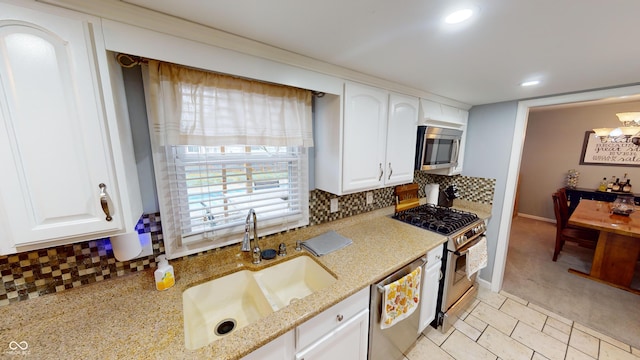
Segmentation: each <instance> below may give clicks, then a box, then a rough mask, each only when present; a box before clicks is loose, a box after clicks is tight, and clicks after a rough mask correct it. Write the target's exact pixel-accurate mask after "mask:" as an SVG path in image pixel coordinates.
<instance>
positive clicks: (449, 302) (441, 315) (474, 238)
mask: <svg viewBox="0 0 640 360" xmlns="http://www.w3.org/2000/svg"><path fill="white" fill-rule="evenodd" d="M393 218H394V219H397V220H400V221H403V222H406V223H409V224H412V225H415V226H418V227H421V228H423V229H425V230H429V231H433V232H437V233H440V234H442V235H445V236H446V237H447V243H446V244H445V247H444V251H443V256H442V259H443V260H442V274H443V278H442V280H441V281H440V289H439V293H438V302H437V311H438V315H437V316H436V319H435V320H434V321H433V322H432V323H431V326H433V327H435V328H437V329H439V330H440V331H442V332H447V331H448V330H449V328H450V327H451V325H453V323H454V322H455V321H456V320H457V318H458V316H459V315H460V314H461V313H462V312H463V311H464V310H465V309H466V308H467V306H468V305H469V304H471V303H472V302H473V300H474V299H475V297H476V294H477V293H478V286H477V284H476V275H477V274H473V275H472V276H471V277H470V278H467V272H466V270H467V267H466V255H467V251H468V249H469V248H470V247H472V246H473V245H475V244H476V243H477V242H478V241H480V239H481V238H482V237H483V236H484V233H485V231H486V226H485V223H484V221H483V220H482V219H480V218H478V216H477V215H476V214H473V213H470V212H466V211H461V210H456V209H451V208H447V207H441V206H436V205H432V204H425V205H420V206H416V207H414V208H411V209H408V210H404V211H400V212H397V213H395V214H394V215H393Z"/></svg>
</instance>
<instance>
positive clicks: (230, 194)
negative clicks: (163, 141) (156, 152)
mask: <svg viewBox="0 0 640 360" xmlns="http://www.w3.org/2000/svg"><path fill="white" fill-rule="evenodd" d="M167 149H168V154H167V159H168V162H169V164H170V165H169V171H168V173H169V179H173V180H171V182H170V188H171V192H172V197H173V198H175V199H177V200H178V207H179V209H180V210H179V212H178V213H179V217H180V222H181V228H182V243H183V244H188V243H193V242H198V241H203V240H208V241H211V240H214V241H215V240H222V239H224V238H226V237H227V236H228V235H230V234H234V233H236V234H237V233H239V232H242V231H243V230H244V224H245V219H246V217H247V213H248V211H249V209H251V208H253V209H254V210H255V211H256V213H257V214H258V216H259V225H260V228H262V227H265V225H266V228H268V227H269V226H270V225H271V226H272V225H273V224H282V223H289V224H298V223H300V220H303V218H304V214H305V212H306V210H305V209H304V207H305V206H308V205H307V204H308V200H307V199H306V197H307V196H308V194H305V193H306V192H308V189H307V186H306V181H304V180H305V178H306V174H305V173H306V171H305V170H306V169H305V168H306V152H305V151H304V148H302V147H285V146H279V147H278V146H255V145H254V146H248V145H246V146H245V145H237V146H191V145H183V146H181V145H176V146H171V147H168V148H167ZM260 228H259V229H260ZM260 235H263V234H262V232H261V233H260ZM231 242H235V241H233V240H231ZM223 243H224V241H223Z"/></svg>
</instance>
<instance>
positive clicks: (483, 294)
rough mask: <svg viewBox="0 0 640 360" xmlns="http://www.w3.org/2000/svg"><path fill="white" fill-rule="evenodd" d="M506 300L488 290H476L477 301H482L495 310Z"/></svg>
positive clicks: (502, 296) (481, 288)
mask: <svg viewBox="0 0 640 360" xmlns="http://www.w3.org/2000/svg"><path fill="white" fill-rule="evenodd" d="M506 299H507V298H506V297H505V296H504V295H500V294H498V293H495V292H493V291H491V290H489V289H485V288H483V287H480V289H478V300H480V301H482V302H483V303H486V304H489V305H491V306H493V307H494V308H496V309H499V308H500V306H502V304H503V303H504V301H505V300H506Z"/></svg>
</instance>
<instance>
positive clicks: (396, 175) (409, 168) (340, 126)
mask: <svg viewBox="0 0 640 360" xmlns="http://www.w3.org/2000/svg"><path fill="white" fill-rule="evenodd" d="M418 107H419V102H418V99H417V98H413V97H410V96H405V95H401V94H394V93H389V92H388V91H386V90H383V89H378V88H374V87H371V86H366V85H361V84H356V83H346V84H345V88H344V96H343V98H342V101H341V99H340V97H339V96H335V95H330V94H327V95H326V96H324V97H322V98H319V99H316V121H315V129H314V130H315V134H316V141H315V142H316V146H315V154H316V155H315V156H316V187H317V188H318V189H321V190H325V191H328V192H331V193H334V194H337V195H342V194H348V193H353V192H358V191H365V190H371V189H377V188H380V187H384V186H392V185H397V184H404V183H409V182H411V181H413V161H414V157H415V140H416V126H417V116H418Z"/></svg>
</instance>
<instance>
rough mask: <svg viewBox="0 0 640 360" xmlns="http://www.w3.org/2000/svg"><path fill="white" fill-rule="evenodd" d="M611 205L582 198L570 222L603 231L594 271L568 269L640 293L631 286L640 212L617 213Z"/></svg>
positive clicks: (639, 253)
mask: <svg viewBox="0 0 640 360" xmlns="http://www.w3.org/2000/svg"><path fill="white" fill-rule="evenodd" d="M612 205H613V203H611V202H605V201H595V200H587V199H582V200H580V203H579V204H578V206H577V207H576V209H575V211H574V212H573V214H571V217H569V224H571V225H577V226H582V227H585V228H591V229H596V230H599V231H600V236H599V237H598V244H597V245H596V250H595V254H594V256H593V263H592V264H591V271H590V272H589V273H585V272H582V271H579V270H575V269H569V272H570V273H573V274H576V275H580V276H583V277H586V278H590V279H593V280H596V281H599V282H603V283H606V284H609V285H611V286H615V287H617V288H620V289H624V290H627V291H630V292H633V293H636V294H639V295H640V289H633V288H631V281H632V280H633V276H634V272H635V269H636V263H637V261H638V256H640V212H633V213H631V214H630V215H629V216H623V215H616V214H613V213H611V207H612Z"/></svg>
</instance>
